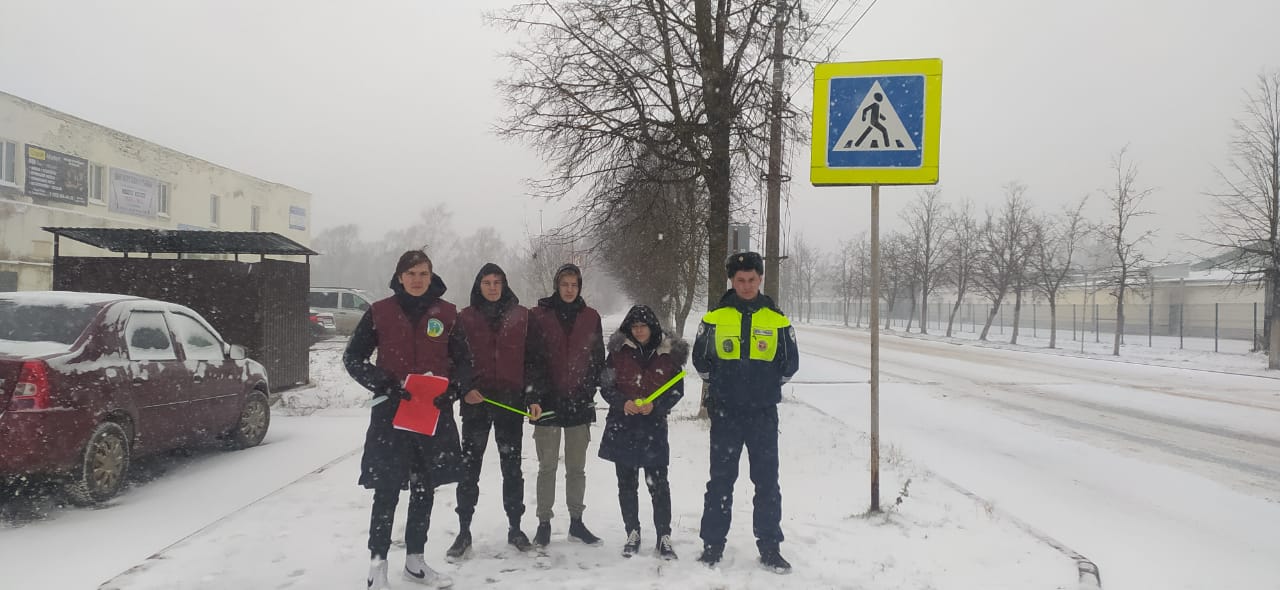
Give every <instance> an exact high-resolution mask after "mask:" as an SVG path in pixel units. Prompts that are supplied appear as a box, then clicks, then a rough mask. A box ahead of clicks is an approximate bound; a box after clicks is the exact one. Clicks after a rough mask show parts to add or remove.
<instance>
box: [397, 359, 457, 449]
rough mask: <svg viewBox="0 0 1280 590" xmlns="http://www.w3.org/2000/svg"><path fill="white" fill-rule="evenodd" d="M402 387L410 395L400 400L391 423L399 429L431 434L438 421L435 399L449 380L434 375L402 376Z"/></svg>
mask: <svg viewBox="0 0 1280 590" xmlns="http://www.w3.org/2000/svg"><path fill="white" fill-rule="evenodd" d="M404 389H405V391H408V392H409V393H410V394H411V395H410V398H409V399H407V400H403V399H402V400H400V407H399V409H397V410H396V416H395V418H392V419H391V425H392V426H394V427H396V428H397V429H399V430H408V431H409V432H416V433H418V434H425V435H427V436H432V435H434V434H435V433H436V424H437V423H439V422H440V408H437V407H436V404H435V400H436V398H437V397H440V396H441V395H442V394H443V393H444V392H445V391H447V390H448V389H449V380H448V379H446V378H444V377H437V376H435V375H416V374H415V375H409V376H408V377H405V378H404Z"/></svg>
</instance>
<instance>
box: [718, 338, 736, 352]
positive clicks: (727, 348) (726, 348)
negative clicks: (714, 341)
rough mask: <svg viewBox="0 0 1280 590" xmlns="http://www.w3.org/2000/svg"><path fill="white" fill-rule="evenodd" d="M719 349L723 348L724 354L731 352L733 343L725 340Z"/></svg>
mask: <svg viewBox="0 0 1280 590" xmlns="http://www.w3.org/2000/svg"><path fill="white" fill-rule="evenodd" d="M720 348H723V349H724V351H725V352H733V341H732V340H729V339H728V338H725V339H724V341H722V342H721V343H720Z"/></svg>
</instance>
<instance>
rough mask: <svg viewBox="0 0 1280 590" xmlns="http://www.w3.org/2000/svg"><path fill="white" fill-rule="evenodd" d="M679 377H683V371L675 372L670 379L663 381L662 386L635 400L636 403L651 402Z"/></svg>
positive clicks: (676, 381)
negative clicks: (647, 395)
mask: <svg viewBox="0 0 1280 590" xmlns="http://www.w3.org/2000/svg"><path fill="white" fill-rule="evenodd" d="M681 379H684V371H680V372H679V373H676V376H675V377H672V378H671V380H670V381H668V382H666V383H664V384H663V385H662V387H659V388H658V390H657V391H655V392H653V393H651V394H649V397H646V398H644V399H638V400H636V405H637V406H643V405H647V404H651V403H653V400H655V399H658V396H660V395H662V394H664V393H666V392H667V390H668V389H671V388H672V387H674V386H675V384H676V383H678V382H679V381H680V380H681Z"/></svg>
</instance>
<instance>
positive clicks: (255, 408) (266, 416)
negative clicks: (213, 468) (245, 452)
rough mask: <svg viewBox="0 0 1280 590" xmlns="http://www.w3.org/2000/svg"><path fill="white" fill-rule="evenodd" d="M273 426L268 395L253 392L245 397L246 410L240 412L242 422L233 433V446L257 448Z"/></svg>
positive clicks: (237, 424) (238, 423)
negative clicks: (268, 429)
mask: <svg viewBox="0 0 1280 590" xmlns="http://www.w3.org/2000/svg"><path fill="white" fill-rule="evenodd" d="M270 426H271V406H270V404H268V402H267V396H266V394H264V393H262V392H261V391H257V390H254V391H251V392H249V395H248V396H246V397H245V400H244V408H243V409H241V410H240V421H239V422H237V423H236V428H235V430H234V431H232V433H231V443H232V446H233V447H235V448H237V449H247V448H249V447H253V446H257V445H258V443H261V442H262V439H263V437H265V436H267V428H269V427H270Z"/></svg>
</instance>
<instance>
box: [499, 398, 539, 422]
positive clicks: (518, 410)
mask: <svg viewBox="0 0 1280 590" xmlns="http://www.w3.org/2000/svg"><path fill="white" fill-rule="evenodd" d="M484 401H486V402H489V403H491V404H493V405H495V406H498V407H499V408H502V409H504V410H508V411H511V412H515V413H517V414H520V415H521V416H525V417H526V418H532V417H533V415H532V414H530V413H529V412H526V411H524V410H520V409H516V408H513V407H511V406H508V405H507V404H504V403H502V402H497V401H493V400H491V399H489V398H487V397H486V398H484ZM554 415H556V413H555V412H543V413H542V415H541V416H539V417H538V419H539V420H541V419H543V418H546V417H548V416H554Z"/></svg>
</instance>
